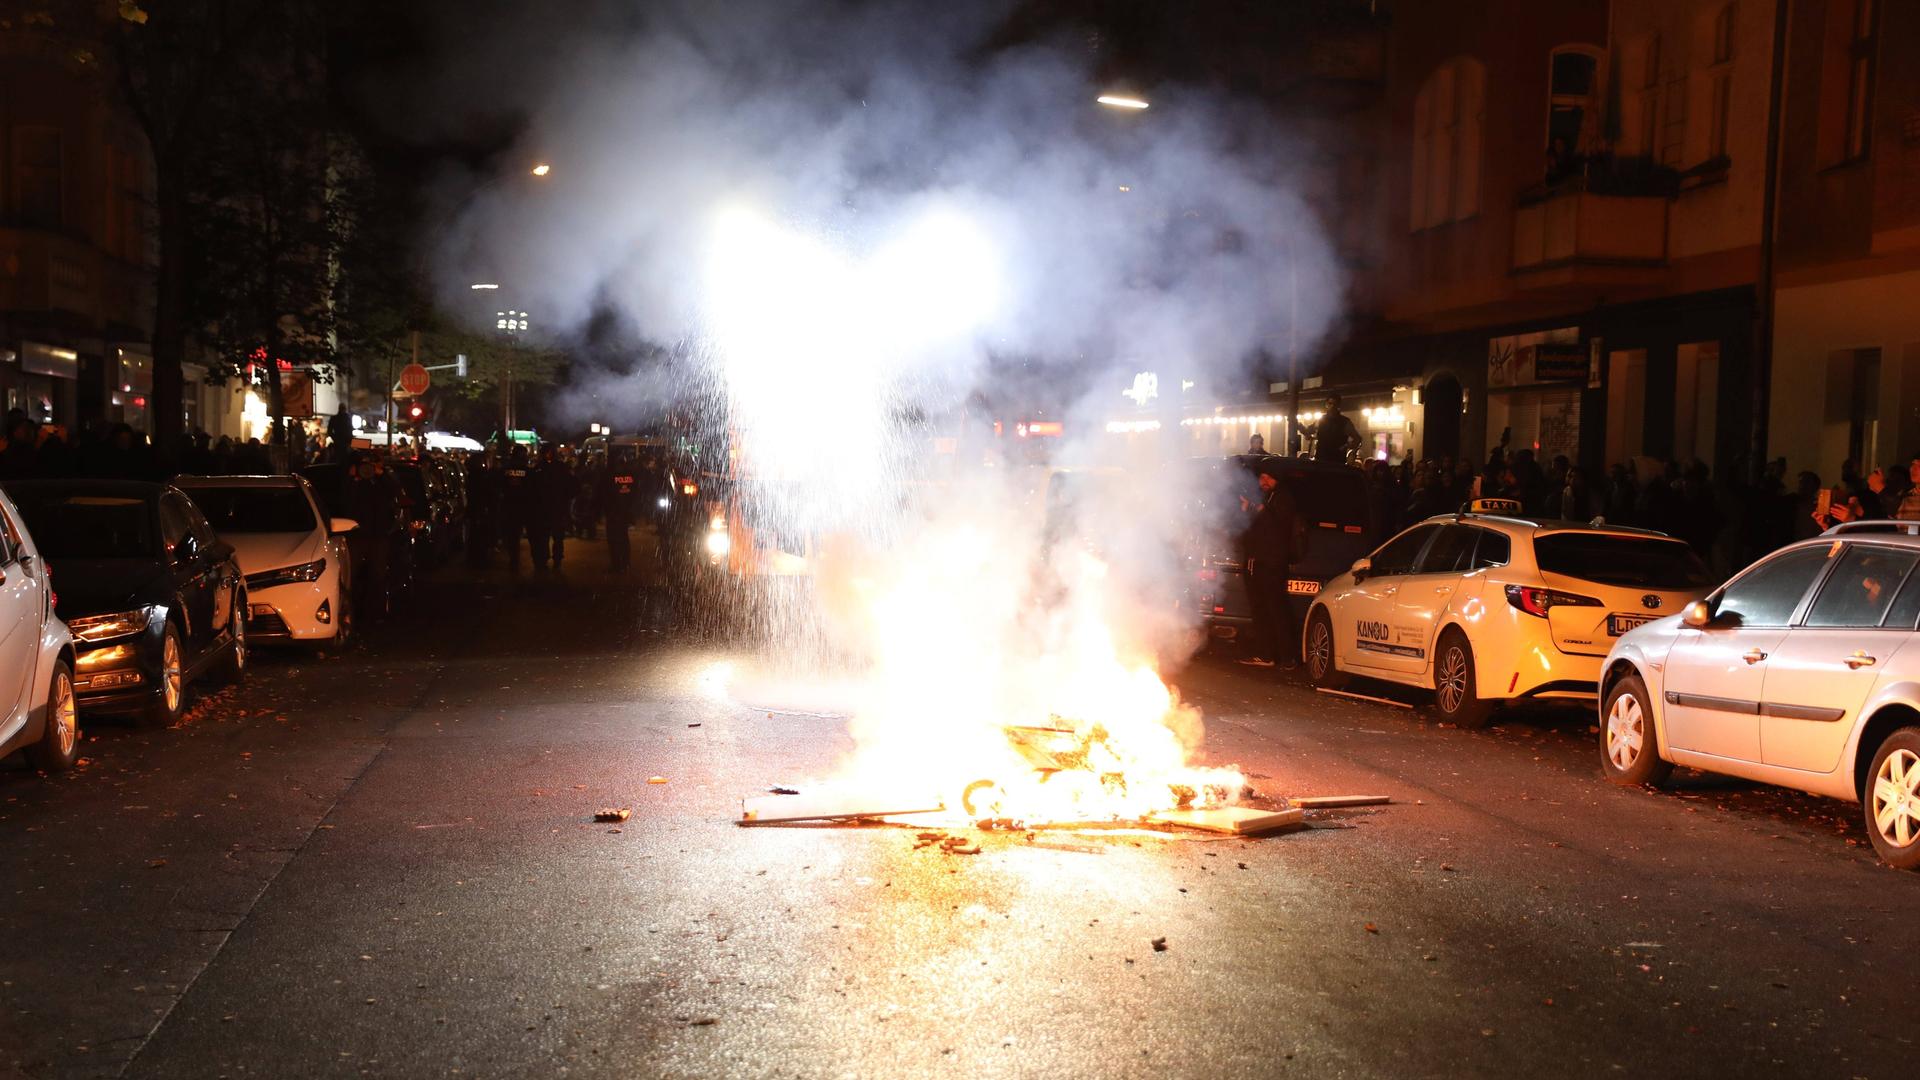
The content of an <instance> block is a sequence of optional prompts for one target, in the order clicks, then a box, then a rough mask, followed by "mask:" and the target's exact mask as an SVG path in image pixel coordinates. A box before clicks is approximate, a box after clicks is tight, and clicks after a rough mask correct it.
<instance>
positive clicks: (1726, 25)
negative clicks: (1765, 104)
mask: <svg viewBox="0 0 1920 1080" xmlns="http://www.w3.org/2000/svg"><path fill="white" fill-rule="evenodd" d="M1733 30H1734V5H1732V4H1728V5H1727V6H1725V7H1723V8H1721V9H1720V10H1719V11H1718V12H1715V13H1714V17H1713V41H1712V52H1711V53H1710V54H1709V55H1710V60H1709V62H1708V64H1707V84H1708V88H1709V94H1710V97H1709V98H1708V102H1707V109H1708V112H1707V145H1706V153H1705V155H1704V156H1705V159H1706V160H1708V161H1717V160H1719V159H1721V158H1724V157H1726V156H1727V128H1728V125H1729V122H1730V118H1731V115H1732V112H1733Z"/></svg>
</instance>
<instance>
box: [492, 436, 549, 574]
mask: <svg viewBox="0 0 1920 1080" xmlns="http://www.w3.org/2000/svg"><path fill="white" fill-rule="evenodd" d="M499 488H500V542H501V543H503V544H505V545H506V549H507V569H508V570H511V571H513V572H514V573H516V574H517V573H519V572H520V537H521V534H523V533H526V534H527V539H528V541H529V542H531V541H532V540H533V536H532V534H531V533H530V532H529V530H528V527H529V526H530V525H531V524H532V521H533V518H534V515H535V513H536V511H537V499H536V492H535V491H534V480H533V474H532V471H531V470H529V469H528V468H527V448H526V447H524V446H515V447H514V448H513V450H512V451H511V452H509V453H508V455H507V467H506V468H504V469H502V470H500V485H499ZM534 558H535V559H536V560H537V561H539V562H541V563H544V562H546V552H544V551H542V550H540V549H538V548H536V549H535V551H534Z"/></svg>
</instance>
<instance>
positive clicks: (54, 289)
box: [0, 225, 153, 335]
mask: <svg viewBox="0 0 1920 1080" xmlns="http://www.w3.org/2000/svg"><path fill="white" fill-rule="evenodd" d="M152 309H153V288H152V284H151V281H150V280H149V275H148V274H147V272H145V271H143V270H142V269H140V268H139V267H135V266H132V265H129V264H127V263H124V262H121V261H119V260H117V259H114V258H111V257H110V256H108V255H107V254H106V253H105V252H103V251H101V250H100V249H99V248H97V247H95V246H93V245H92V244H89V243H87V242H86V241H85V240H82V239H79V238H77V237H74V236H71V235H69V234H67V233H64V232H56V231H53V230H49V229H39V228H26V227H8V226H4V225H0V310H5V311H13V312H25V313H36V314H39V315H42V316H45V317H51V318H54V319H58V320H60V321H62V322H64V323H68V324H70V325H71V326H72V327H73V328H74V329H75V330H76V331H80V332H85V333H88V334H96V335H98V334H111V333H115V332H124V331H127V330H139V329H144V328H145V327H146V326H147V325H148V324H150V323H151V321H152V318H153V315H152Z"/></svg>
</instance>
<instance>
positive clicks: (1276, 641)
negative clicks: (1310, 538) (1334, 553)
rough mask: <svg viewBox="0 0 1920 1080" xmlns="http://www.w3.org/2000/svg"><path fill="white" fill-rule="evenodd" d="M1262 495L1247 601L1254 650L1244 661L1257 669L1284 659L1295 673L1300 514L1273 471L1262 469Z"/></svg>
mask: <svg viewBox="0 0 1920 1080" xmlns="http://www.w3.org/2000/svg"><path fill="white" fill-rule="evenodd" d="M1260 494H1261V502H1260V505H1259V507H1258V508H1257V509H1256V510H1255V511H1254V515H1253V525H1252V526H1251V527H1250V528H1249V529H1248V530H1247V599H1248V600H1249V601H1251V602H1252V605H1253V636H1254V653H1253V655H1252V656H1249V657H1247V658H1246V659H1244V660H1242V661H1240V662H1241V663H1243V664H1248V665H1251V666H1253V667H1273V666H1274V664H1275V663H1278V664H1279V665H1280V666H1281V667H1283V668H1285V669H1286V670H1289V671H1291V670H1293V669H1294V668H1297V667H1299V666H1300V642H1299V634H1298V633H1297V628H1296V627H1295V626H1294V625H1293V615H1292V612H1291V610H1290V605H1289V604H1288V602H1287V578H1288V575H1289V572H1290V571H1291V569H1292V566H1293V548H1294V532H1295V531H1296V530H1297V529H1298V527H1299V518H1298V515H1297V514H1296V513H1295V512H1294V505H1293V498H1292V496H1290V495H1288V494H1287V491H1286V489H1285V488H1283V487H1281V486H1280V481H1279V480H1278V478H1276V477H1275V476H1274V475H1273V474H1272V473H1271V472H1266V471H1262V472H1261V473H1260Z"/></svg>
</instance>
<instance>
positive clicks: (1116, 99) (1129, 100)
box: [1093, 94, 1147, 109]
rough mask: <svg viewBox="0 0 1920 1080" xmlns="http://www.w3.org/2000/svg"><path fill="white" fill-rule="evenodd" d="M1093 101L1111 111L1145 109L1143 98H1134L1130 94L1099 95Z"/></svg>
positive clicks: (1145, 103) (1145, 104)
mask: <svg viewBox="0 0 1920 1080" xmlns="http://www.w3.org/2000/svg"><path fill="white" fill-rule="evenodd" d="M1093 100H1095V101H1097V102H1099V103H1100V104H1102V105H1105V106H1107V107H1108V108H1112V109H1144V108H1146V107H1147V102H1146V99H1145V98H1139V97H1135V96H1134V95H1132V94H1101V95H1100V96H1099V97H1097V98H1094V99H1093Z"/></svg>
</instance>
